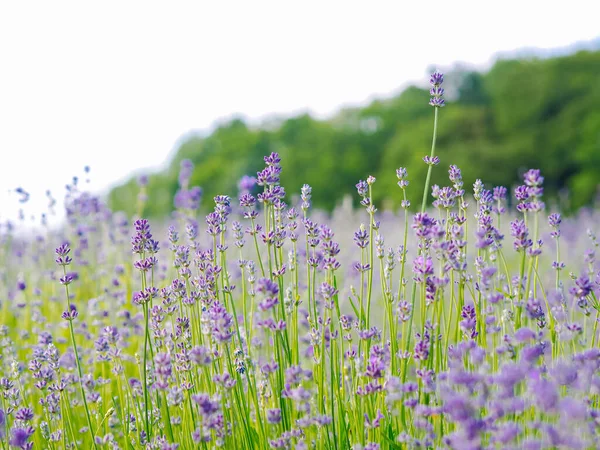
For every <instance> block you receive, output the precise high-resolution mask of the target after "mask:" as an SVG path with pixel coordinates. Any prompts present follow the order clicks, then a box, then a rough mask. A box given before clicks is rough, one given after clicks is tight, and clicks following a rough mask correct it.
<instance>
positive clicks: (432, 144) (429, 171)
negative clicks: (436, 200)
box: [421, 107, 439, 213]
mask: <svg viewBox="0 0 600 450" xmlns="http://www.w3.org/2000/svg"><path fill="white" fill-rule="evenodd" d="M434 110H435V111H434V116H433V139H432V141H431V155H430V158H433V157H434V156H435V141H436V139H437V123H438V110H439V108H438V107H435V108H434ZM432 168H433V165H432V164H429V168H428V169H427V178H426V179H425V189H424V190H423V202H422V203H421V213H424V212H425V206H426V205H427V197H428V195H429V182H430V181H431V170H432Z"/></svg>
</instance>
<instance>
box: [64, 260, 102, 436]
mask: <svg viewBox="0 0 600 450" xmlns="http://www.w3.org/2000/svg"><path fill="white" fill-rule="evenodd" d="M63 273H64V276H65V277H66V276H67V268H66V266H63ZM65 292H66V294H67V313H68V312H69V311H70V310H71V305H70V303H69V286H68V284H65ZM68 322H69V331H70V333H71V343H72V344H73V353H75V362H76V363H77V373H78V375H79V388H80V390H81V397H82V399H83V406H84V408H85V416H86V419H87V423H88V431H89V432H90V436H91V437H92V445H93V446H94V448H97V446H96V436H95V435H94V428H93V427H92V418H91V416H90V410H89V408H88V404H87V399H86V398H85V391H84V389H83V372H82V370H81V362H80V361H79V353H78V352H77V344H76V343H75V331H74V330H73V321H72V320H69V321H68Z"/></svg>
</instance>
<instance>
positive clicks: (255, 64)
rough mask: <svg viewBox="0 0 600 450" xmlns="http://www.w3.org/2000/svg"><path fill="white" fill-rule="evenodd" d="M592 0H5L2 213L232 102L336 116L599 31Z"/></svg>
mask: <svg viewBox="0 0 600 450" xmlns="http://www.w3.org/2000/svg"><path fill="white" fill-rule="evenodd" d="M593 4H594V2H591V1H589V0H587V1H571V2H569V7H568V8H563V7H562V3H557V4H556V5H557V6H553V4H552V3H548V2H541V1H527V2H525V1H522V0H521V1H503V2H480V1H453V2H439V3H436V2H433V1H428V2H416V1H411V2H408V1H405V2H399V1H394V2H356V3H354V2H349V1H340V2H338V1H336V2H333V1H330V2H323V1H319V2H312V1H303V2H281V1H272V2H271V1H253V2H239V3H238V2H225V1H220V2H193V3H192V2H189V3H188V2H160V3H159V2H157V3H154V2H140V3H137V4H136V3H134V2H123V1H119V2H98V3H96V4H94V5H92V4H90V3H88V2H79V1H78V2H56V1H53V2H47V1H44V2H38V3H37V4H34V2H4V3H2V5H1V6H0V61H1V62H2V68H1V70H0V121H1V125H0V155H1V156H0V220H4V219H6V218H7V217H15V216H16V211H17V209H18V207H19V206H20V205H19V204H18V202H17V196H16V195H15V194H14V192H13V193H11V191H13V190H14V189H15V188H17V187H19V186H21V187H23V188H24V189H25V190H27V191H28V192H30V193H31V202H30V203H29V204H27V205H26V211H27V214H28V215H30V214H33V213H35V214H38V213H39V212H41V211H42V209H43V207H44V206H45V204H46V200H45V195H44V192H45V191H46V189H51V190H52V191H53V193H54V195H55V196H57V197H62V194H63V189H64V185H65V183H66V182H68V181H69V180H70V179H71V178H72V176H73V175H78V176H81V177H82V179H83V167H84V166H86V165H89V166H90V167H91V173H90V176H91V179H92V183H91V187H92V188H93V189H95V190H97V191H98V192H105V191H106V190H107V189H108V188H109V187H110V186H111V185H114V184H115V183H117V182H120V181H123V180H125V179H126V178H127V177H128V176H130V175H131V174H133V173H138V172H139V171H140V170H141V169H150V170H156V169H158V168H160V167H161V165H162V164H164V163H166V162H167V161H168V158H169V156H170V155H171V154H172V153H173V151H174V149H175V148H176V145H177V142H178V139H179V138H180V137H181V136H182V135H184V134H185V133H188V132H190V131H192V130H198V131H204V132H206V131H208V130H210V128H211V127H212V126H214V124H215V123H218V121H222V120H223V119H224V118H227V117H229V116H231V115H233V114H238V115H242V116H243V117H246V118H248V119H249V120H252V121H253V122H254V123H260V120H261V119H262V118H265V117H267V116H270V115H273V114H275V115H282V116H290V115H292V114H295V113H298V112H300V111H310V112H311V113H313V114H315V115H318V116H321V117H323V116H325V117H326V116H328V115H331V114H334V113H335V112H336V111H337V110H338V109H339V108H341V107H343V106H344V105H354V104H364V103H365V102H368V101H369V100H370V99H373V98H374V97H377V96H388V95H391V94H393V93H394V92H397V91H398V90H399V89H401V88H402V86H405V85H406V84H407V83H409V82H415V83H422V82H423V81H426V71H427V69H428V68H430V67H439V68H441V69H444V68H447V67H450V66H451V65H452V64H453V63H455V62H457V61H463V62H465V63H468V64H472V65H475V66H477V67H482V68H483V67H485V66H486V65H489V64H490V62H491V61H493V58H494V55H495V54H496V53H497V52H509V51H512V50H516V49H519V48H523V47H538V48H555V47H561V46H565V45H569V44H572V43H574V42H577V41H585V40H589V39H593V38H595V37H596V36H597V34H598V15H597V14H595V13H593V11H590V5H593ZM582 10H588V11H589V14H581V11H582ZM197 170H202V167H199V168H197Z"/></svg>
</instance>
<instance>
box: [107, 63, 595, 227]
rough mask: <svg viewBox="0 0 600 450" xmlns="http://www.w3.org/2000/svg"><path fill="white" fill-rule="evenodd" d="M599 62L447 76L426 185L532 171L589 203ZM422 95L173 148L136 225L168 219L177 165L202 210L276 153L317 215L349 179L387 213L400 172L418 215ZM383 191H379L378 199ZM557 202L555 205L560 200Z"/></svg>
mask: <svg viewBox="0 0 600 450" xmlns="http://www.w3.org/2000/svg"><path fill="white" fill-rule="evenodd" d="M598 73H600V52H579V53H577V54H574V55H571V56H566V57H560V58H551V59H527V60H502V61H499V62H497V63H496V64H495V65H494V66H493V67H492V69H491V70H490V71H489V72H488V73H485V74H481V73H477V72H465V71H461V70H459V69H457V70H456V71H455V72H451V73H448V74H446V80H447V81H451V80H453V81H452V82H451V83H449V89H448V94H449V95H448V97H449V98H450V99H451V101H448V102H447V107H446V108H443V109H442V110H441V111H440V124H439V141H438V146H437V148H438V153H437V154H438V155H439V156H440V159H441V164H440V166H438V167H436V168H434V171H433V178H432V182H433V183H437V184H440V185H441V184H447V176H446V175H447V174H446V169H447V167H448V166H449V165H450V164H457V165H458V166H459V167H460V168H461V169H462V172H463V176H464V178H465V183H466V184H467V187H468V185H469V184H471V183H473V182H474V181H475V179H476V178H481V179H482V180H483V181H484V182H485V183H486V184H489V185H490V186H491V185H505V186H508V187H511V186H513V185H514V184H516V183H517V182H518V180H519V176H520V174H521V172H523V171H524V170H526V169H528V168H532V167H535V168H540V169H541V170H542V173H543V175H544V177H545V179H546V193H547V194H548V195H549V196H550V197H553V196H555V197H557V198H558V196H557V194H558V193H559V192H564V191H565V190H568V192H569V196H568V201H567V202H566V203H565V204H564V205H563V206H564V207H568V208H571V209H575V208H578V207H580V206H583V205H585V204H589V203H590V202H591V201H592V200H593V199H594V197H595V195H596V193H597V186H598V181H599V180H600V178H599V177H598V175H597V174H598V169H600V108H599V107H598V105H599V104H600V84H598V83H594V80H596V79H597V74H598ZM428 99H429V94H428V91H427V90H425V89H420V88H417V87H414V86H413V87H409V88H407V89H406V90H404V91H403V92H402V93H401V94H399V95H397V96H396V97H393V98H390V99H385V100H375V101H373V102H372V103H371V104H369V105H367V106H365V107H363V108H352V109H345V110H342V111H341V112H340V113H339V114H337V115H336V116H335V117H333V118H331V119H329V120H316V119H314V118H312V117H310V116H309V115H306V114H305V115H301V116H298V117H293V118H289V119H287V120H285V121H283V122H281V123H280V124H278V125H277V126H275V127H272V126H271V127H270V128H269V129H267V128H264V129H252V128H249V127H248V126H247V125H246V124H245V123H244V122H243V121H242V120H240V119H234V120H232V121H230V122H229V123H227V124H224V125H222V126H220V127H218V128H217V129H216V130H214V132H213V133H212V134H210V135H209V136H207V137H198V136H194V137H191V138H189V139H188V140H186V141H185V142H183V144H182V145H181V147H180V148H179V150H178V152H177V154H176V155H175V157H174V158H173V160H172V161H171V164H170V166H169V167H168V169H166V170H165V171H164V172H162V173H159V174H156V175H152V176H151V177H150V183H149V185H148V194H149V196H150V198H152V199H153V200H152V203H151V204H147V205H145V206H144V211H143V214H144V215H146V216H160V215H164V214H166V213H168V212H169V211H171V210H172V198H173V195H174V194H175V191H176V190H177V175H178V170H179V164H180V162H181V160H182V159H185V158H187V159H191V160H192V161H193V162H194V164H195V166H196V168H195V171H194V175H193V177H192V180H191V184H192V185H199V186H201V187H202V188H203V190H204V192H205V195H204V200H203V201H204V205H205V206H208V205H210V204H211V202H212V198H213V197H214V196H215V195H217V194H229V195H235V194H236V192H237V187H236V184H237V181H238V180H239V179H240V178H241V177H242V176H243V175H246V174H247V175H255V173H256V171H257V170H259V169H260V168H261V167H260V166H261V162H262V156H263V155H266V154H268V153H270V152H272V151H277V152H279V153H280V155H281V157H282V162H283V168H284V170H283V173H282V183H283V185H284V186H285V188H286V189H287V191H288V193H289V194H294V193H299V191H300V187H301V186H302V185H303V184H304V183H308V184H310V185H311V186H312V187H313V203H314V205H315V206H316V207H319V208H324V209H332V208H333V207H334V206H335V205H336V204H337V203H338V202H340V201H341V199H342V197H343V196H344V195H346V194H351V195H353V197H354V198H355V200H357V199H356V196H355V195H354V185H355V184H356V182H357V181H358V180H359V179H364V178H365V177H366V176H367V175H369V174H372V175H374V176H376V177H377V178H378V179H380V180H381V181H382V182H385V184H383V183H381V184H379V183H378V185H380V186H382V187H381V189H377V188H376V189H375V196H376V199H377V201H378V202H379V204H382V205H386V206H390V207H395V206H397V205H398V204H399V202H400V200H401V199H400V195H399V191H397V190H395V189H393V186H394V183H395V181H394V180H395V170H394V169H396V168H397V167H400V166H404V167H407V169H408V173H409V179H410V180H411V185H410V186H409V190H408V193H409V197H410V200H411V202H412V204H413V205H416V204H419V203H420V200H421V199H420V196H421V195H422V193H421V191H420V190H421V189H422V183H420V181H419V180H421V179H423V177H424V176H425V174H426V169H427V168H426V166H425V164H424V163H423V161H422V157H423V156H424V155H426V154H428V153H429V148H430V145H431V131H432V125H433V109H432V108H431V107H430V106H429V105H428V104H427V103H428ZM384 186H385V187H384ZM138 191H139V188H138V187H137V185H136V183H135V180H130V181H129V182H127V183H125V184H124V185H122V186H119V187H117V188H115V189H114V190H113V191H112V192H111V193H110V197H109V202H110V204H111V206H112V207H113V208H114V209H118V210H124V211H126V212H128V213H130V214H131V213H135V212H136V211H137V210H136V205H137V193H138ZM561 198H565V196H564V195H561Z"/></svg>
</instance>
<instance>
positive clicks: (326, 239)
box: [0, 73, 600, 450]
mask: <svg viewBox="0 0 600 450" xmlns="http://www.w3.org/2000/svg"><path fill="white" fill-rule="evenodd" d="M442 83H443V76H442V75H441V74H439V73H435V74H433V75H432V77H431V85H432V86H431V100H430V104H431V106H432V116H433V117H432V121H433V139H432V148H431V153H430V154H428V155H427V156H425V157H424V163H425V164H427V165H428V168H429V171H428V173H427V178H426V179H423V180H421V179H411V174H410V173H407V171H406V170H405V169H403V168H402V167H400V168H398V169H397V170H396V175H397V185H395V186H394V185H392V186H384V185H382V184H381V183H378V182H377V180H376V179H375V178H373V177H366V178H365V180H364V181H359V180H357V184H356V191H357V193H356V199H357V200H358V201H359V202H360V206H359V207H358V208H356V209H353V208H351V207H350V206H344V207H340V208H338V209H336V210H335V211H334V212H333V213H332V214H326V213H324V212H320V211H317V210H313V208H312V207H311V187H310V186H308V185H305V186H304V187H303V188H302V190H301V192H297V193H292V192H286V191H285V187H284V186H281V185H280V183H279V176H280V173H281V171H282V170H283V171H285V170H293V168H291V167H290V168H288V167H286V165H285V161H282V160H281V159H280V158H279V156H278V155H277V154H276V153H272V154H269V155H265V158H264V163H265V164H264V169H263V170H261V171H259V172H258V173H257V174H254V176H247V177H244V178H243V179H242V180H240V183H239V192H238V193H236V194H235V196H233V193H230V194H232V196H231V197H230V196H227V195H222V196H218V197H215V198H214V210H213V211H212V212H210V213H208V214H207V215H206V216H205V217H204V214H202V215H201V213H200V209H199V204H200V199H201V195H202V192H201V189H200V187H196V186H190V177H191V175H192V171H193V170H202V168H201V167H196V168H194V167H193V165H192V164H191V162H189V161H187V160H185V161H183V162H182V164H181V172H180V176H179V185H180V189H179V191H178V192H177V194H176V196H175V198H174V204H175V206H176V212H175V214H174V216H173V217H172V218H165V220H163V221H156V222H154V221H148V220H145V219H144V218H140V217H139V216H138V217H134V218H132V219H128V218H127V217H126V216H125V215H124V214H122V213H118V212H112V211H110V210H109V209H108V207H107V206H106V205H105V204H104V202H103V200H102V199H100V198H97V197H96V196H94V195H92V194H90V193H87V192H85V190H84V189H83V188H81V186H80V185H79V184H78V183H77V182H74V183H72V184H71V185H70V186H69V189H68V192H67V197H66V221H65V224H64V226H62V227H60V228H58V229H51V228H45V229H43V230H42V231H39V230H38V231H36V232H35V233H33V235H32V232H21V230H19V225H17V226H7V225H3V227H2V228H1V229H0V230H1V231H0V233H1V234H0V325H1V327H0V402H1V403H0V442H1V444H0V447H2V448H3V449H9V448H10V449H12V448H18V449H30V448H35V449H67V448H69V449H90V448H95V449H103V448H106V449H161V450H167V449H177V448H179V449H192V448H199V449H213V448H224V449H267V448H284V449H313V448H314V449H336V450H337V449H355V450H359V449H362V450H376V449H413V448H452V449H465V450H466V449H484V448H485V449H488V448H489V449H509V448H514V449H532V450H533V449H543V448H578V449H579V448H581V449H587V448H599V447H600V439H599V437H598V431H599V427H600V409H599V407H600V405H599V395H600V350H599V348H598V346H599V345H598V343H599V340H600V338H599V336H598V319H599V317H600V303H599V302H598V298H597V293H598V292H600V274H599V272H598V270H599V265H598V263H597V261H596V251H597V248H598V245H599V244H598V241H597V238H596V234H595V233H596V231H597V230H598V223H600V212H598V211H592V210H581V211H580V212H579V213H578V214H577V215H575V216H573V217H565V218H561V215H560V211H555V210H554V209H553V208H552V207H551V206H550V203H548V205H545V203H544V192H543V190H544V185H543V182H544V179H543V174H542V173H540V172H539V171H538V170H535V169H531V170H528V171H527V172H525V173H524V175H523V184H522V185H521V186H518V187H516V189H512V188H509V189H507V187H502V186H485V185H483V183H481V182H480V181H478V182H476V183H475V185H474V186H466V185H463V181H462V176H461V171H460V169H459V168H458V167H456V166H454V165H451V164H452V161H440V160H439V158H438V156H436V152H435V148H436V131H437V125H438V121H442V120H443V116H444V109H443V108H442V107H443V106H444V98H443V94H444V90H443V88H442V87H441V86H442ZM399 163H400V164H401V161H400V162H399ZM400 164H399V165H400ZM390 170H394V169H393V168H391V169H390ZM432 171H436V172H437V171H440V172H442V171H447V172H448V185H447V186H437V185H433V186H431V185H430V176H431V172H432ZM366 175H367V174H366ZM408 183H411V185H415V184H416V185H419V186H421V185H422V186H423V190H424V192H425V193H429V195H425V196H424V201H423V204H422V205H416V204H414V203H413V204H411V202H410V198H407V194H406V188H407V186H408ZM139 189H140V193H139V194H140V195H139V207H140V210H142V206H143V205H144V203H145V202H152V198H148V197H147V195H146V180H145V179H144V178H141V179H140V183H139ZM378 189H381V190H387V191H391V190H394V191H395V192H396V194H395V195H397V196H398V198H401V199H402V200H403V201H402V208H401V209H400V210H399V211H387V210H384V209H381V210H379V209H378V205H376V204H374V203H373V201H372V198H373V192H374V191H376V190H378ZM25 197H26V196H24V198H23V201H26V200H27V198H25ZM357 203H358V202H357Z"/></svg>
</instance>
